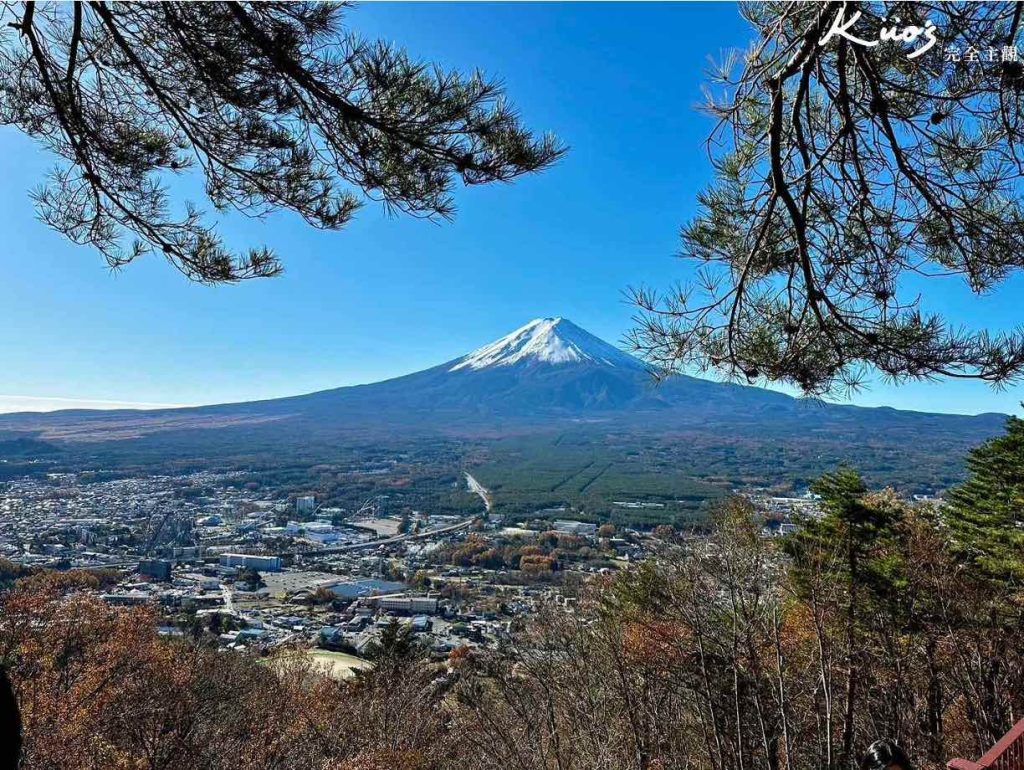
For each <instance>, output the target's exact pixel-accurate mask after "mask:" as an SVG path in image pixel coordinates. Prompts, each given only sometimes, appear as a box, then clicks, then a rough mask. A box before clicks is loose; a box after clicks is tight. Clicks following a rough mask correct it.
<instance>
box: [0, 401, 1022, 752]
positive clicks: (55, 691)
mask: <svg viewBox="0 0 1024 770" xmlns="http://www.w3.org/2000/svg"><path fill="white" fill-rule="evenodd" d="M1022 468H1024V422H1021V421H1019V420H1011V421H1010V424H1009V430H1008V432H1007V435H1006V436H1004V437H1001V438H998V439H995V440H993V441H991V442H989V443H988V444H986V445H985V446H984V447H982V448H981V449H979V450H977V451H976V452H975V453H974V454H973V455H972V458H971V463H970V470H971V478H970V480H969V481H968V482H967V483H966V484H965V485H963V486H962V487H960V488H958V489H957V490H956V491H955V492H954V493H953V494H952V495H951V496H950V502H949V504H948V505H945V506H941V507H922V506H915V505H911V504H908V503H906V502H905V501H903V500H901V499H900V498H898V497H897V496H896V495H894V494H893V493H891V492H887V491H882V492H871V491H869V490H868V489H866V487H865V485H864V484H863V482H862V481H861V480H860V478H859V477H858V476H857V474H855V473H853V472H852V471H849V470H840V471H838V472H836V473H834V474H831V475H828V476H826V477H824V478H822V479H820V480H819V481H818V482H817V483H816V484H815V489H816V491H818V492H819V493H820V494H821V495H822V497H823V505H824V515H823V516H822V517H821V518H819V519H816V520H812V521H808V522H806V523H805V526H804V528H803V529H802V530H801V533H800V534H799V535H797V536H793V537H791V538H788V539H779V538H765V537H763V536H762V533H761V526H760V522H759V521H758V517H757V515H756V512H755V511H753V510H752V509H751V508H750V506H749V505H748V504H747V503H746V502H745V501H743V500H740V499H730V500H729V501H727V502H725V503H724V504H722V505H721V506H720V507H719V509H718V510H717V512H716V515H715V529H714V532H713V534H712V535H711V536H709V537H707V538H702V539H687V540H686V541H684V542H679V543H675V544H668V545H666V551H665V553H664V554H662V555H661V556H660V558H658V559H656V560H653V561H651V562H648V563H645V564H643V565H641V566H638V567H636V568H634V569H630V570H628V571H625V572H622V573H620V574H619V575H618V576H615V577H609V578H607V579H602V580H600V581H595V582H592V583H591V584H590V585H589V586H588V587H587V589H586V590H585V592H584V593H583V595H582V596H580V597H579V602H578V603H577V604H576V605H575V609H574V611H572V612H569V611H567V610H566V609H565V608H564V607H561V606H551V607H549V608H547V609H545V610H544V611H543V612H541V613H540V614H539V615H538V616H537V617H536V618H535V619H534V620H533V621H532V622H530V623H528V624H527V625H526V628H525V630H523V631H521V632H518V633H517V635H516V637H515V639H514V644H513V645H509V646H507V647H506V648H504V649H502V650H500V651H486V650H481V651H474V652H471V653H467V652H466V651H465V650H461V651H459V652H458V653H457V654H455V655H453V656H451V658H450V659H448V660H443V661H438V660H432V659H430V658H429V657H427V656H426V654H425V653H424V652H422V651H419V650H418V649H417V648H416V646H415V645H411V644H400V645H399V644H394V645H391V644H389V645H385V649H383V650H381V651H380V653H379V655H378V660H377V661H376V665H375V667H374V669H373V670H372V672H370V673H367V674H363V675H361V676H360V677H359V678H357V679H355V680H352V681H348V682H335V681H331V680H329V679H326V678H324V677H322V676H319V675H317V674H316V673H315V672H314V671H312V670H311V669H309V668H308V667H307V666H305V665H304V664H301V663H298V662H296V659H295V658H290V659H285V660H283V661H276V662H275V663H274V665H267V664H266V662H264V661H261V660H260V659H259V658H257V657H255V656H245V655H240V654H235V653H216V652H214V651H213V650H212V649H210V648H208V647H206V646H204V645H203V644H201V643H196V642H193V641H181V640H178V641H167V640H164V639H162V638H160V637H159V636H158V635H157V633H156V631H155V626H156V618H155V617H154V616H152V615H150V614H149V613H147V612H146V611H143V610H116V609H111V608H108V607H106V606H105V605H103V604H102V603H100V602H98V601H97V600H95V599H93V598H91V597H90V596H89V595H88V594H85V593H81V592H76V583H75V580H76V578H73V577H68V576H53V575H34V576H29V577H26V578H21V579H20V580H18V581H17V582H16V583H15V585H14V587H13V588H12V589H10V590H9V591H8V592H7V593H6V594H5V595H4V598H3V607H2V612H0V663H2V664H3V665H5V666H7V667H8V668H9V669H10V671H11V674H12V678H13V680H14V682H15V685H16V688H17V693H18V699H19V702H20V704H21V707H22V710H23V714H24V718H25V727H26V746H25V764H24V767H26V768H29V770H35V769H37V768H51V767H60V768H72V769H75V768H83V769H84V768H87V767H88V768H92V767H146V768H172V767H173V768H210V769H211V770H213V769H216V768H221V767H224V768H227V767H237V766H244V767H250V768H308V767H321V768H331V769H333V770H342V769H344V770H454V769H455V768H459V769H460V770H498V769H499V768H501V769H502V770H504V769H506V768H517V769H519V770H584V769H586V770H592V769H595V768H596V769H598V770H667V769H668V768H702V769H705V768H706V769H707V770H804V769H805V768H806V770H819V769H821V768H824V769H826V770H833V769H834V770H847V769H848V768H854V767H856V765H857V760H858V758H859V756H860V754H861V753H862V752H863V751H864V749H865V748H866V747H867V745H868V744H870V743H871V742H872V741H874V740H876V739H878V738H882V737H889V738H893V739H895V740H896V741H898V742H899V743H900V744H901V745H902V746H903V747H904V748H905V749H906V751H907V752H908V753H909V754H910V756H911V757H913V759H914V762H915V765H916V766H917V767H919V768H922V769H923V770H938V768H941V767H943V766H944V764H945V762H946V761H948V760H949V759H950V758H952V757H954V756H967V757H974V756H977V755H980V754H981V753H983V752H984V751H985V750H986V749H987V748H988V747H990V746H991V745H992V744H993V743H994V742H995V741H996V740H997V739H998V738H999V737H1000V736H1001V735H1002V734H1003V733H1004V732H1005V731H1006V730H1007V729H1008V728H1009V727H1010V726H1011V725H1012V724H1013V723H1014V721H1016V720H1017V719H1019V718H1020V717H1021V716H1022V714H1024V644H1022V642H1024V634H1022V628H1024V625H1022V621H1024V617H1022V611H1024V602H1022V601H1021V600H1022V598H1024V594H1022V592H1021V582H1020V581H1021V579H1022V578H1024V559H1022V557H1021V553H1022V551H1021V549H1020V548H1019V547H1018V546H1019V545H1020V542H1019V538H1020V535H1019V534H1018V533H1019V525H1020V518H1021V514H1020V510H1021V509H1020V507H1019V506H1018V505H1017V502H1018V501H1019V500H1020V499H1022V494H1024V474H1022V473H1021V469H1022ZM481 545H482V544H481ZM483 553H484V552H483V551H480V552H479V554H478V553H474V554H468V553H467V554H466V556H467V558H470V559H474V558H477V557H478V556H479V555H480V554H483ZM538 555H539V554H538ZM522 556H523V555H522V554H520V557H521V558H522Z"/></svg>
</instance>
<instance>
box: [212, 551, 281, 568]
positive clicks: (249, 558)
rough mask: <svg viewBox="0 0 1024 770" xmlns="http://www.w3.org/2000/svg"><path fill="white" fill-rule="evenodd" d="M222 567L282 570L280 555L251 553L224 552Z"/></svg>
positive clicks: (221, 561)
mask: <svg viewBox="0 0 1024 770" xmlns="http://www.w3.org/2000/svg"><path fill="white" fill-rule="evenodd" d="M220 563H221V566H222V567H242V568H244V569H254V570H262V571H264V572H280V571H281V557H280V556H259V555H256V554H249V553H222V554H221V555H220Z"/></svg>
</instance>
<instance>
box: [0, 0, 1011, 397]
mask: <svg viewBox="0 0 1024 770" xmlns="http://www.w3.org/2000/svg"><path fill="white" fill-rule="evenodd" d="M349 21H350V24H351V26H352V28H353V29H354V30H356V31H357V32H359V33H361V34H363V35H364V36H367V37H381V38H385V39H387V40H390V41H394V42H396V43H398V44H400V45H403V46H405V47H407V48H408V49H409V50H410V51H411V52H412V53H414V54H415V55H417V56H419V57H421V58H427V59H431V60H434V61H437V62H439V63H442V64H444V65H446V66H449V67H455V68H459V69H462V70H469V69H472V68H474V67H479V68H481V69H482V70H484V71H485V72H486V73H488V74H490V75H494V76H497V77H500V78H501V79H502V80H503V81H504V82H505V84H506V86H507V90H508V93H509V95H510V97H511V98H512V100H513V102H514V103H515V104H516V105H517V106H518V107H519V108H520V110H521V112H522V114H523V116H524V118H525V120H526V123H527V124H528V125H529V126H531V127H533V128H536V129H539V130H540V129H550V130H552V131H554V132H555V133H557V134H558V135H559V136H560V137H561V138H562V139H563V140H564V141H565V142H566V143H568V144H569V145H570V148H571V151H570V154H569V155H568V157H567V158H566V159H565V160H564V161H562V162H561V163H560V164H559V165H558V166H557V167H555V168H553V169H551V170H549V171H548V172H546V173H544V174H541V175H538V176H534V177H529V178H525V179H522V180H520V181H518V182H516V183H514V184H512V185H503V186H495V187H479V188H474V189H469V190H465V191H461V192H460V193H459V194H458V198H457V200H458V204H459V213H458V216H457V219H456V221H455V222H454V223H451V224H432V223H428V222H423V221H414V220H409V219H391V218H388V217H387V216H386V215H385V214H384V212H383V211H382V210H381V208H380V207H379V206H377V205H376V204H372V203H370V204H368V205H367V206H366V207H365V208H364V209H363V210H362V211H361V212H360V214H359V215H357V218H356V221H355V222H354V223H353V224H351V225H350V226H349V227H348V228H346V229H345V230H342V231H340V232H333V233H324V232H318V231H315V230H313V229H311V228H308V227H306V226H305V225H304V224H303V223H302V222H301V221H300V220H299V219H298V218H297V217H295V216H293V215H290V214H278V215H274V216H272V217H270V218H268V219H266V220H263V221H253V220H247V219H241V218H227V219H222V220H221V224H222V227H221V231H222V232H223V234H224V235H225V236H226V239H227V240H228V242H229V244H231V245H233V246H236V247H243V246H247V245H256V244H260V243H266V244H268V245H269V246H271V247H272V248H274V249H275V250H276V251H277V252H278V253H279V254H280V255H281V256H282V258H283V261H284V264H285V267H286V272H285V274H284V275H283V276H282V277H280V278H275V279H270V280H264V281H257V282H250V283H244V284H241V285H236V286H220V287H214V288H209V287H202V286H197V285H193V284H189V283H188V282H187V281H186V280H185V279H184V278H183V277H181V276H180V275H179V274H178V273H177V272H175V271H174V270H173V269H172V268H171V267H170V266H169V265H167V264H166V263H165V262H164V261H163V260H162V259H160V258H159V257H157V256H155V255H154V256H149V257H145V258H143V259H142V260H140V261H139V262H138V263H136V264H134V265H131V266H129V267H128V268H126V269H125V270H123V271H122V272H120V273H118V274H111V273H110V272H109V271H108V270H107V268H106V267H105V265H104V263H103V262H102V260H101V258H100V257H99V256H98V255H97V254H96V253H95V252H93V251H91V250H89V249H87V248H82V247H76V246H73V245H72V244H70V243H67V242H65V241H64V240H63V239H62V238H61V237H60V236H58V235H57V234H56V233H54V232H52V231H51V230H49V229H47V228H46V227H45V226H44V225H42V224H41V223H39V222H38V221H37V220H36V219H35V218H34V214H33V209H32V204H31V201H30V200H29V198H28V195H27V191H28V190H30V189H31V188H32V187H34V186H36V185H37V184H38V183H39V182H40V181H41V179H42V176H43V174H44V173H45V172H46V170H47V169H49V168H50V167H51V166H52V165H53V163H54V160H53V158H51V157H49V156H48V155H46V154H45V153H44V152H43V151H42V150H40V149H38V148H37V147H36V146H35V145H33V144H32V143H31V142H30V141H29V140H28V139H26V138H25V137H23V136H22V135H20V134H18V133H17V132H16V131H15V130H13V129H10V128H4V129H0V169H2V171H3V182H2V185H0V231H2V232H3V235H4V237H3V245H2V249H0V260H2V264H3V278H2V280H0V323H2V324H3V328H5V329H6V330H7V333H6V334H5V335H4V336H3V341H2V343H0V354H2V357H0V361H2V364H0V411H14V410H24V409H33V410H35V409H51V408H67V407H70V406H77V405H83V406H88V407H95V408H103V407H108V406H112V405H118V404H122V403H139V404H142V405H164V404H199V403H215V402H226V401H239V400H249V399H257V398H268V397H274V396H284V395H292V394H297V393H303V392H308V391H313V390H319V389H324V388H330V387H336V386H340V385H349V384H356V383H362V382H372V381H376V380H380V379H384V378H386V377H390V376H394V375H398V374H403V373H406V372H410V371H415V370H418V369H422V368H425V367H428V366H431V365H434V364H437V363H440V362H442V361H445V360H448V359H451V358H455V357H456V356H459V355H461V354H463V353H465V352H467V351H469V350H471V349H473V348H475V347H478V346H480V345H482V344H484V343H486V342H489V341H491V340H493V339H495V338H497V337H500V336H501V335H503V334H505V333H507V332H509V331H511V330H512V329H513V328H515V327H518V326H520V325H522V324H523V323H525V322H526V321H528V320H529V319H531V318H535V317H538V316H552V315H561V316H565V317H567V318H571V319H572V320H573V321H574V322H576V323H577V324H579V325H580V326H582V327H584V328H586V329H588V330H589V331H591V332H593V333H594V334H597V335H598V336H601V337H603V338H605V339H607V340H609V341H611V342H617V341H619V340H621V338H622V335H623V334H624V333H625V332H626V330H627V329H628V328H629V323H630V316H631V314H632V310H631V308H630V307H629V306H628V305H627V304H626V303H625V302H624V300H623V295H622V291H623V289H624V288H626V287H627V286H629V285H634V284H638V283H647V284H651V285H654V286H658V287H665V286H667V285H668V284H670V283H672V282H674V281H676V280H683V279H685V278H686V277H687V276H688V275H689V272H690V269H691V268H690V267H689V265H688V264H687V263H686V262H683V261H680V260H678V259H676V258H675V257H674V255H675V253H676V252H677V250H678V246H679V245H678V240H677V233H678V229H679V226H680V225H681V224H682V223H683V222H684V221H686V220H687V219H688V218H689V216H690V215H691V214H692V213H693V206H694V198H695V195H696V193H697V191H698V190H699V189H700V188H701V187H702V186H704V185H705V184H706V182H707V181H708V179H709V178H710V167H709V164H708V162H707V159H706V157H705V155H704V153H703V147H702V142H703V140H704V138H705V136H706V134H707V132H708V130H709V128H710V123H709V121H708V119H707V118H705V117H703V116H701V115H699V114H698V113H697V112H696V110H695V107H696V106H697V104H698V103H699V102H700V100H701V90H700V89H701V84H702V82H703V80H704V70H705V68H706V66H707V64H708V57H709V56H711V57H713V58H718V57H719V56H720V53H721V52H722V51H723V50H725V49H727V48H730V47H735V46H743V45H745V43H746V42H747V39H748V32H747V29H746V28H745V26H744V23H743V21H742V19H740V18H739V15H738V13H737V10H736V6H735V5H734V4H732V3H718V4H710V3H707V4H705V3H691V4H680V5H669V4H593V5H591V4H576V3H573V4H542V3H522V4H490V3H466V4H445V3H419V4H414V3H373V4H365V5H362V6H359V7H357V8H355V9H354V10H352V11H351V12H350V14H349ZM1022 288H1024V283H1022V281H1021V280H1019V279H1017V280H1014V281H1013V282H1011V283H1008V284H1007V285H1006V286H1005V287H1004V288H1003V289H1002V290H1001V291H1000V292H998V293H997V294H994V295H991V296H987V297H985V298H983V299H981V300H975V299H971V298H970V295H969V294H968V293H967V292H966V291H965V290H963V289H961V288H960V287H959V285H957V284H955V283H952V282H950V283H939V284H930V285H929V289H928V296H927V307H929V308H933V309H936V310H942V311H944V312H946V313H948V314H949V316H950V317H951V318H952V319H953V320H954V321H956V322H958V323H965V324H969V325H978V324H985V325H987V326H988V327H989V328H995V329H998V328H1009V327H1012V326H1015V325H1016V324H1018V323H1019V322H1020V319H1021V316H1022V312H1021V308H1020V298H1021V297H1022V296H1024V295H1022V292H1021V290H1022ZM1022 398H1024V389H1022V388H1011V389H1009V390H1006V391H1002V392H994V391H992V390H991V389H989V388H988V387H986V386H984V385H981V384H971V383H948V382H947V383H942V384H911V385H904V386H901V387H899V388H893V387H889V386H884V385H882V384H874V385H872V386H871V388H870V389H869V390H867V391H865V392H863V393H861V394H860V395H858V396H857V397H855V399H854V401H855V402H856V403H861V404H866V405H879V404H888V405H892V406H896V407H900V408H912V409H922V410H934V411H949V412H968V413H974V412H981V411H1004V412H1014V413H1020V411H1021V409H1020V404H1019V402H1020V400H1021V399H1022Z"/></svg>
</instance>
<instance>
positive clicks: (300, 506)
mask: <svg viewBox="0 0 1024 770" xmlns="http://www.w3.org/2000/svg"><path fill="white" fill-rule="evenodd" d="M295 512H296V513H303V514H309V515H312V514H314V513H316V496H315V495H302V496H301V497H296V498H295Z"/></svg>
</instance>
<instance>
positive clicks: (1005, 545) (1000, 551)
mask: <svg viewBox="0 0 1024 770" xmlns="http://www.w3.org/2000/svg"><path fill="white" fill-rule="evenodd" d="M967 468H968V471H969V472H970V477H969V478H968V480H967V481H966V482H964V483H963V484H962V485H960V486H959V487H957V488H956V489H954V490H953V491H952V492H951V493H950V494H949V506H948V508H947V512H946V514H945V517H944V518H945V520H946V523H947V525H948V526H949V529H950V533H951V536H952V540H953V548H954V550H955V551H956V552H957V553H958V555H959V556H960V557H961V558H962V559H964V561H965V562H966V564H967V565H968V566H969V567H970V568H971V569H972V570H974V571H975V572H976V574H977V575H978V576H979V577H981V578H982V579H987V580H992V581H997V582H1006V583H1008V584H1016V583H1019V582H1020V581H1022V580H1024V420H1021V419H1019V418H1017V417H1010V418H1009V420H1007V423H1006V434H1005V435H1002V436H998V437H996V438H993V439H989V440H988V441H986V442H985V443H984V444H982V445H981V446H980V447H978V448H977V449H974V450H973V451H972V452H971V453H970V455H969V456H968V458H967Z"/></svg>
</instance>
